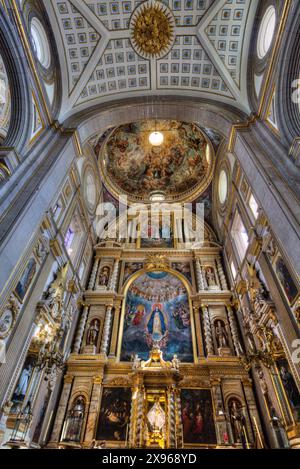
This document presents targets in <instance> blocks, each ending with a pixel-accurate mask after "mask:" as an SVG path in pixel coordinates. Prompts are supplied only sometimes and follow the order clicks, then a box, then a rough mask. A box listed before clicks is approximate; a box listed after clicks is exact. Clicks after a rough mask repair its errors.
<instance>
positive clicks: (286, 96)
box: [276, 2, 300, 148]
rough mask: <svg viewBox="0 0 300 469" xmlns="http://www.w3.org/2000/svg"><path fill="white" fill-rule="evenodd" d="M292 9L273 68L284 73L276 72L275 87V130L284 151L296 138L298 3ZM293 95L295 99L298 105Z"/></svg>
mask: <svg viewBox="0 0 300 469" xmlns="http://www.w3.org/2000/svg"><path fill="white" fill-rule="evenodd" d="M293 8H294V9H295V10H297V11H294V12H293V13H294V14H291V15H290V19H289V22H288V23H287V24H286V26H285V30H284V35H283V43H284V44H285V47H284V48H282V50H281V55H280V57H279V59H278V65H277V67H278V69H279V70H284V73H279V76H278V86H277V88H276V102H277V108H278V112H277V119H278V127H279V131H280V135H281V138H282V141H283V143H284V144H285V145H286V147H287V148H290V146H291V144H292V142H293V140H294V139H295V138H298V137H299V132H300V101H299V93H298V92H297V89H298V86H299V70H300V35H299V30H300V14H299V13H300V5H299V3H298V2H296V3H294V5H293ZM296 82H297V85H296ZM294 85H295V86H294ZM293 96H295V97H298V100H297V101H298V102H297V101H296V100H295V99H293Z"/></svg>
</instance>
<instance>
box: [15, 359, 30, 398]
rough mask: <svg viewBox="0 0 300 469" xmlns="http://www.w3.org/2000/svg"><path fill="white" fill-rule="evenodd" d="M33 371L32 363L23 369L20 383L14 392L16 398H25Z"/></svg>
mask: <svg viewBox="0 0 300 469" xmlns="http://www.w3.org/2000/svg"><path fill="white" fill-rule="evenodd" d="M31 371H32V367H31V365H27V367H25V368H24V369H23V371H22V373H21V376H20V379H19V382H18V385H17V387H16V390H15V393H14V397H15V398H16V400H23V399H24V397H25V395H26V392H27V388H28V385H29V380H30V377H31Z"/></svg>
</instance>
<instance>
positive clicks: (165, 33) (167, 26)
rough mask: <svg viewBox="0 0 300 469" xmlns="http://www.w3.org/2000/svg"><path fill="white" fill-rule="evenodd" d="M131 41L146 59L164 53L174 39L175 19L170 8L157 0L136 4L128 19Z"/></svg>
mask: <svg viewBox="0 0 300 469" xmlns="http://www.w3.org/2000/svg"><path fill="white" fill-rule="evenodd" d="M130 31H131V42H132V45H133V47H134V49H135V51H136V52H137V53H138V54H139V55H141V56H142V57H144V58H146V59H150V58H156V59H159V58H161V57H163V56H164V55H166V54H167V53H168V52H169V50H170V49H171V47H172V46H173V44H174V41H175V20H174V16H173V14H172V12H171V10H170V9H169V8H168V7H167V6H166V5H164V4H163V3H161V2H160V1H157V0H148V1H146V2H144V3H142V4H141V5H140V6H138V7H137V8H136V9H135V11H134V12H133V15H132V17H131V21H130Z"/></svg>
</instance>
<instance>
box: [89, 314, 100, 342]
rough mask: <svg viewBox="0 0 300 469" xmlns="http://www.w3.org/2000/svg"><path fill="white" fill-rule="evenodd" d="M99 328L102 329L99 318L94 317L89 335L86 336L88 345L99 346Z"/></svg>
mask: <svg viewBox="0 0 300 469" xmlns="http://www.w3.org/2000/svg"><path fill="white" fill-rule="evenodd" d="M99 330H100V323H99V320H98V319H94V321H92V322H91V324H90V327H89V330H88V332H87V336H86V344H87V345H94V346H95V347H96V346H97V342H98V336H99Z"/></svg>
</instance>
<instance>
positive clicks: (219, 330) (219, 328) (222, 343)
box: [216, 321, 228, 348]
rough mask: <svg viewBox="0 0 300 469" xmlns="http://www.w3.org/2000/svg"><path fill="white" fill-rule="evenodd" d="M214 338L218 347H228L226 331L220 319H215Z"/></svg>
mask: <svg viewBox="0 0 300 469" xmlns="http://www.w3.org/2000/svg"><path fill="white" fill-rule="evenodd" d="M216 339H217V344H218V348H221V347H228V339H227V333H226V330H225V326H224V324H223V322H222V321H217V324H216Z"/></svg>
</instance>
